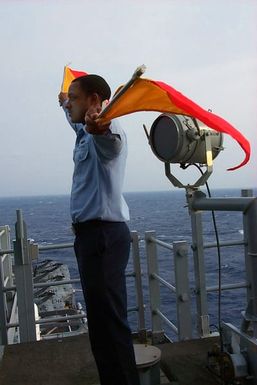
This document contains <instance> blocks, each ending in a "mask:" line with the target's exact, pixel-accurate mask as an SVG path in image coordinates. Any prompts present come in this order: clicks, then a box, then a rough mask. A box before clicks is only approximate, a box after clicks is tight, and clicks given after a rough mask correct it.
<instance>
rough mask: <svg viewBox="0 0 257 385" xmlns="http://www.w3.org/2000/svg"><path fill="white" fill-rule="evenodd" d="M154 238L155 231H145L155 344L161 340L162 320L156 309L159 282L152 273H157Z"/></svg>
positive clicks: (157, 306) (159, 300)
mask: <svg viewBox="0 0 257 385" xmlns="http://www.w3.org/2000/svg"><path fill="white" fill-rule="evenodd" d="M151 238H155V231H146V233H145V241H146V257H147V268H148V280H149V296H150V308H151V318H152V340H153V344H157V343H159V342H161V341H162V340H163V335H164V332H163V329H162V322H161V319H160V317H159V315H158V314H157V312H156V310H158V309H160V304H161V299H160V284H159V281H157V280H156V279H155V278H154V274H157V275H158V272H159V271H158V270H159V269H158V261H157V247H156V244H155V243H154V242H153V241H152V240H151Z"/></svg>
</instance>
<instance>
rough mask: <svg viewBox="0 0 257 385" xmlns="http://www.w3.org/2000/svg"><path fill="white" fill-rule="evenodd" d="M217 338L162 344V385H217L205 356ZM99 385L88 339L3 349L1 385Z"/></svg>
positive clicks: (21, 345)
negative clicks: (164, 384) (163, 384)
mask: <svg viewBox="0 0 257 385" xmlns="http://www.w3.org/2000/svg"><path fill="white" fill-rule="evenodd" d="M215 343H218V338H216V337H212V338H205V339H199V340H190V341H182V342H175V343H165V344H162V345H158V347H159V348H160V349H161V351H162V354H161V369H162V371H163V372H164V373H165V376H164V375H163V376H162V378H161V382H162V383H164V382H165V383H168V381H170V384H172V385H173V384H174V385H175V384H176V385H218V384H220V382H219V380H218V379H217V377H215V376H214V375H212V374H211V373H210V371H209V370H208V368H207V353H208V351H210V350H211V349H212V347H213V345H214V344H215ZM14 384H15V385H35V384H36V385H49V384H50V385H99V378H98V374H97V369H96V365H95V362H94V358H93V355H92V353H91V349H90V343H89V339H88V335H87V334H84V335H80V336H76V337H68V338H62V339H59V340H48V341H41V342H31V343H23V344H16V345H9V346H6V347H5V350H4V355H3V358H2V362H1V365H0V385H14Z"/></svg>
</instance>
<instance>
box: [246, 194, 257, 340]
mask: <svg viewBox="0 0 257 385" xmlns="http://www.w3.org/2000/svg"><path fill="white" fill-rule="evenodd" d="M256 224H257V198H254V199H253V200H252V204H251V205H250V207H249V209H248V210H247V211H246V212H245V213H244V233H246V236H247V244H248V248H247V255H246V266H247V280H248V281H249V286H250V288H249V289H248V297H249V302H248V307H247V310H246V313H245V319H246V321H249V322H250V321H252V323H253V336H254V337H255V338H257V282H256V277H257V234H256Z"/></svg>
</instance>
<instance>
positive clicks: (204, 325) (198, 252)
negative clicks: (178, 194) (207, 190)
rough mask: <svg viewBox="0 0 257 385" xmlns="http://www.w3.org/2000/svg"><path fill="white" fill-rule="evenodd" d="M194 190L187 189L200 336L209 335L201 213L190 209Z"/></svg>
mask: <svg viewBox="0 0 257 385" xmlns="http://www.w3.org/2000/svg"><path fill="white" fill-rule="evenodd" d="M196 197H197V196H196V195H195V192H194V191H187V200H188V203H189V212H190V216H191V226H192V249H193V255H194V271H195V286H196V287H195V293H196V308H197V319H196V321H197V324H196V325H197V326H196V327H197V331H198V334H199V335H200V336H201V337H207V336H209V335H210V325H209V314H208V302H207V291H206V281H205V263H204V247H203V229H202V213H201V212H200V211H195V210H192V209H191V202H192V199H193V198H195V199H196Z"/></svg>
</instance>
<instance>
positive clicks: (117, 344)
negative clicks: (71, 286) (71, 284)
mask: <svg viewBox="0 0 257 385" xmlns="http://www.w3.org/2000/svg"><path fill="white" fill-rule="evenodd" d="M74 228H75V234H76V238H75V243H74V248H75V253H76V257H77V261H78V268H79V273H80V278H81V284H82V288H83V293H84V297H85V302H86V309H87V319H88V329H89V337H90V342H91V348H92V352H93V355H94V357H95V361H96V364H97V368H98V372H99V377H100V381H101V385H139V376H138V372H137V368H136V364H135V356H134V349H133V344H132V336H131V330H130V328H129V325H128V321H127V294H126V280H125V269H126V266H127V262H128V258H129V250H130V232H129V229H128V227H127V225H126V223H124V222H107V221H98V220H93V221H88V222H83V223H80V224H75V225H74Z"/></svg>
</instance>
